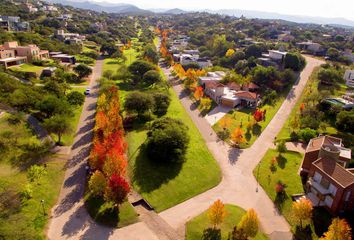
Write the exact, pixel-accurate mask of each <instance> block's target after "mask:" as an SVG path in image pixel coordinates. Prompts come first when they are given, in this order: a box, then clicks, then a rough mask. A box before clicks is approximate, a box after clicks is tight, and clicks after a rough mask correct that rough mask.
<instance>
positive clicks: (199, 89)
mask: <svg viewBox="0 0 354 240" xmlns="http://www.w3.org/2000/svg"><path fill="white" fill-rule="evenodd" d="M193 96H194V98H195V100H197V101H199V100H200V99H201V98H202V97H203V96H204V92H203V88H202V87H196V88H195V91H194V94H193Z"/></svg>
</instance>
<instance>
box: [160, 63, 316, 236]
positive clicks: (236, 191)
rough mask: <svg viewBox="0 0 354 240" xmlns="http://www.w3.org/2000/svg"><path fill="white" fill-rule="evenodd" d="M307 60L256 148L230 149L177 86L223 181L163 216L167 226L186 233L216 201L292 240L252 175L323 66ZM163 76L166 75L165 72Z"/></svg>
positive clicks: (265, 230)
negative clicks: (251, 215)
mask: <svg viewBox="0 0 354 240" xmlns="http://www.w3.org/2000/svg"><path fill="white" fill-rule="evenodd" d="M306 60H307V66H306V67H305V69H304V70H303V71H302V73H301V75H300V78H299V80H298V82H297V83H296V84H295V85H294V86H293V88H292V89H291V91H290V93H289V94H288V96H287V98H286V99H285V101H284V102H283V104H282V106H281V107H280V109H279V110H278V112H277V114H276V115H275V116H274V118H273V119H272V121H271V122H270V123H269V125H268V126H267V128H266V129H265V130H264V131H263V132H262V134H261V135H260V137H259V138H258V139H257V140H256V141H255V142H254V144H253V145H252V146H251V147H250V148H248V149H245V150H240V149H234V148H231V147H230V146H228V145H227V144H225V143H224V142H222V141H219V140H218V139H217V137H216V136H215V134H211V133H213V130H212V128H211V127H210V125H209V123H208V122H207V120H206V119H205V118H202V117H200V115H199V112H198V110H191V109H190V107H189V106H190V105H191V104H192V102H191V100H190V99H189V98H188V96H184V95H183V94H182V86H181V85H175V86H174V87H173V88H174V90H175V92H176V93H177V95H178V96H180V100H181V103H182V104H183V106H184V107H185V109H186V111H187V112H188V113H189V114H190V116H191V118H192V120H193V121H194V123H195V125H196V126H197V127H198V129H199V131H200V132H201V133H202V135H203V137H204V139H205V141H206V142H207V146H208V148H209V150H210V152H211V153H212V154H213V156H214V158H215V159H216V160H217V161H218V163H219V165H220V167H221V169H222V173H223V178H222V181H221V183H220V184H219V185H218V186H217V187H215V188H213V189H210V190H209V191H206V192H204V193H202V194H200V195H198V196H195V197H193V198H191V199H189V200H187V201H185V202H183V203H181V204H179V205H177V206H174V207H172V208H170V209H168V210H166V211H163V212H161V213H160V214H159V215H160V216H161V217H162V218H163V219H164V220H165V221H166V222H167V223H168V224H170V225H171V226H172V227H173V228H175V229H179V231H183V229H184V225H185V223H186V222H187V221H188V220H190V219H192V218H193V217H195V216H197V215H198V214H200V213H201V212H203V211H205V210H206V209H207V208H208V207H209V206H210V205H211V204H212V203H213V202H214V201H215V200H216V199H221V200H222V201H224V202H225V203H231V204H235V205H238V206H240V207H242V208H245V209H249V208H254V209H255V210H256V212H257V214H258V216H259V219H260V223H261V228H262V230H263V231H264V232H265V233H266V234H268V235H269V236H270V237H271V239H284V240H286V239H292V234H291V232H290V226H289V224H288V223H287V221H286V220H285V219H284V217H283V216H282V215H280V214H279V212H278V210H277V209H276V207H275V206H274V203H273V202H272V201H271V200H270V199H269V197H268V195H267V194H266V193H265V192H264V190H263V189H262V188H261V187H260V186H259V185H258V183H257V181H256V179H255V177H254V176H253V173H252V171H253V169H254V168H255V167H256V166H257V164H258V163H259V162H260V161H261V159H262V158H263V156H264V154H265V153H266V152H267V150H268V149H269V148H271V147H272V145H273V140H274V137H275V136H277V134H278V133H279V131H280V130H281V128H282V126H283V125H284V123H285V121H286V120H287V118H288V116H289V114H290V112H291V110H292V109H293V107H294V105H295V103H296V101H297V100H298V99H299V97H300V96H301V93H302V91H303V89H304V87H305V85H306V82H307V80H308V78H309V76H310V75H311V73H312V71H313V69H314V68H315V67H316V66H319V65H321V64H322V63H323V62H322V61H320V60H317V59H314V58H310V57H306ZM164 72H165V73H166V72H167V71H166V70H164Z"/></svg>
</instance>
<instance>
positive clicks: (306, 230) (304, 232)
mask: <svg viewBox="0 0 354 240" xmlns="http://www.w3.org/2000/svg"><path fill="white" fill-rule="evenodd" d="M294 237H295V239H298V240H312V229H311V226H310V225H306V226H305V227H303V228H301V227H300V226H296V230H295V233H294Z"/></svg>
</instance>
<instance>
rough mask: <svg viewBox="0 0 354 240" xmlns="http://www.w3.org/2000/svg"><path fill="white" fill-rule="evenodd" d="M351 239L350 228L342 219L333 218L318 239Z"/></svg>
mask: <svg viewBox="0 0 354 240" xmlns="http://www.w3.org/2000/svg"><path fill="white" fill-rule="evenodd" d="M339 239H340V240H352V233H351V228H350V226H349V224H348V223H347V221H345V220H344V219H339V218H334V219H333V220H332V223H331V225H330V226H329V228H328V231H327V232H325V233H324V236H323V237H321V238H320V240H339Z"/></svg>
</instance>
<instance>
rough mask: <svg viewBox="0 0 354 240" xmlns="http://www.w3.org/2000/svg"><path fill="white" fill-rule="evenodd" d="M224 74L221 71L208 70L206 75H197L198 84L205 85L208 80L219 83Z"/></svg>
mask: <svg viewBox="0 0 354 240" xmlns="http://www.w3.org/2000/svg"><path fill="white" fill-rule="evenodd" d="M225 76H226V73H225V72H223V71H215V72H208V73H207V75H206V76H204V77H199V85H201V86H202V87H205V84H206V83H208V82H215V83H219V82H220V81H221V80H223V78H224V77H225Z"/></svg>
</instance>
